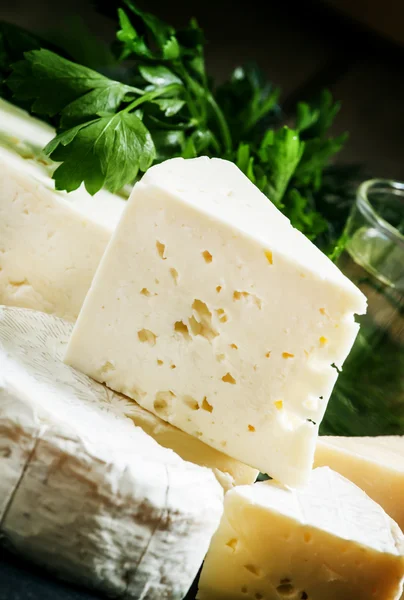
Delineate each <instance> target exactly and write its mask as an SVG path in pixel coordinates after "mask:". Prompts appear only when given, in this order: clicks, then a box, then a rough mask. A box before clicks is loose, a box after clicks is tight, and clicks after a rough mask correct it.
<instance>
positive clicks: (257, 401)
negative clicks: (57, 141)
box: [66, 157, 366, 485]
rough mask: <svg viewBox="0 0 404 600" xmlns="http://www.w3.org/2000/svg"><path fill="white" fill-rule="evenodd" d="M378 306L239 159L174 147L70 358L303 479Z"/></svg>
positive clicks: (80, 326)
mask: <svg viewBox="0 0 404 600" xmlns="http://www.w3.org/2000/svg"><path fill="white" fill-rule="evenodd" d="M365 305H366V301H365V297H364V296H363V295H362V294H361V292H359V290H358V289H357V288H356V287H355V286H354V285H353V284H352V283H351V282H350V281H349V280H348V279H347V278H345V277H344V276H343V275H342V273H341V272H340V271H339V270H338V269H337V267H336V266H335V265H333V264H332V263H331V262H330V261H329V260H328V259H327V258H326V257H325V256H324V255H323V254H322V253H321V252H320V251H319V250H318V249H317V248H316V247H315V246H314V245H313V244H312V243H311V242H309V241H308V240H307V239H306V238H305V237H304V236H303V235H302V234H300V233H299V232H298V231H297V230H295V229H294V228H292V227H291V225H290V223H289V221H288V220H287V219H286V217H284V216H283V215H282V214H281V213H280V212H279V211H278V210H277V209H276V208H275V206H274V205H273V204H271V202H269V201H268V199H267V198H266V197H265V196H264V195H263V194H262V193H261V192H260V191H259V190H258V189H257V188H256V187H255V186H254V185H253V184H252V183H251V182H250V181H249V180H248V178H247V177H246V176H245V175H244V174H243V173H242V172H241V171H240V170H239V169H238V168H237V167H236V166H235V165H234V164H233V163H230V162H228V161H224V160H220V159H209V158H207V157H202V158H197V159H191V160H184V159H180V158H178V159H172V160H169V161H166V162H165V163H163V164H161V165H158V166H155V167H152V168H151V169H149V171H148V172H147V173H146V174H145V175H144V177H143V178H142V180H141V181H140V182H139V183H138V184H136V186H135V188H134V190H133V193H132V195H131V198H130V200H129V202H128V205H127V207H126V209H125V212H124V214H123V217H122V219H121V221H120V223H119V225H118V228H117V229H116V231H115V233H114V236H113V238H112V240H111V243H110V245H109V246H108V249H107V251H106V253H105V255H104V257H103V260H102V262H101V264H100V267H99V269H98V270H97V274H96V276H95V279H94V281H93V284H92V286H91V289H90V291H89V294H88V295H87V297H86V301H85V303H84V305H83V309H82V311H81V313H80V316H79V319H78V322H77V324H76V327H75V329H74V331H73V336H72V338H71V341H70V344H69V347H68V350H67V355H66V361H67V362H68V363H69V364H71V365H73V366H74V367H76V368H78V369H80V370H81V371H83V372H84V373H87V374H88V375H91V376H92V377H93V378H95V379H97V380H99V381H102V382H106V383H107V385H108V386H109V387H111V388H113V389H115V390H118V391H120V392H123V393H124V394H126V395H128V396H130V397H132V398H134V399H135V400H136V401H137V402H138V403H139V404H141V405H142V406H143V407H144V408H146V409H148V410H150V411H152V412H154V413H155V414H157V415H158V416H160V417H161V418H163V419H164V420H166V421H168V422H170V423H172V424H173V425H175V426H176V427H179V428H180V429H182V430H183V431H185V432H187V433H189V434H191V435H193V436H195V437H198V438H199V439H201V440H202V441H204V442H205V443H206V444H209V445H210V446H212V447H213V448H216V449H218V450H221V451H223V452H225V453H227V454H229V456H232V457H234V458H236V459H238V460H240V461H242V462H244V463H246V464H249V465H250V466H252V467H255V468H257V469H259V470H260V471H263V472H266V473H268V474H270V475H271V476H272V477H274V478H276V479H278V480H280V481H282V482H284V483H286V484H290V485H298V484H301V483H303V482H304V481H306V480H307V478H308V476H309V473H310V469H311V466H312V460H313V455H314V449H315V441H316V437H317V432H318V426H319V423H320V421H321V419H322V417H323V414H324V411H325V409H326V406H327V401H328V398H329V396H330V393H331V390H332V388H333V385H334V383H335V380H336V378H337V370H336V369H335V368H334V366H337V367H341V365H342V363H343V361H344V359H345V357H346V355H347V354H348V352H349V350H350V348H351V346H352V343H353V341H354V339H355V336H356V334H357V331H358V325H357V324H356V323H355V321H354V313H362V312H364V311H365ZM332 365H334V366H332Z"/></svg>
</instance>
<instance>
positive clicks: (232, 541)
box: [226, 538, 238, 552]
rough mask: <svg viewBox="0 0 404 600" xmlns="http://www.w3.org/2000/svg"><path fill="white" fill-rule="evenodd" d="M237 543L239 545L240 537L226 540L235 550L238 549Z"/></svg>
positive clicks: (227, 544)
mask: <svg viewBox="0 0 404 600" xmlns="http://www.w3.org/2000/svg"><path fill="white" fill-rule="evenodd" d="M237 545H238V539H237V538H231V540H229V541H228V542H226V546H228V547H229V548H231V549H232V550H233V552H235V551H236V549H237Z"/></svg>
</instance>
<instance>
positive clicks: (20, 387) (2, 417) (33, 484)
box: [0, 307, 223, 600]
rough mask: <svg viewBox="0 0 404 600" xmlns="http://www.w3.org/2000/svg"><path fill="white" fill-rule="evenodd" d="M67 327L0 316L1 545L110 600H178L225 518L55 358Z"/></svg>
mask: <svg viewBox="0 0 404 600" xmlns="http://www.w3.org/2000/svg"><path fill="white" fill-rule="evenodd" d="M70 332H71V325H70V324H69V323H66V322H64V321H62V320H61V319H58V318H56V317H52V316H49V315H45V314H44V313H40V312H35V311H27V310H24V309H18V308H8V307H1V308H0V365H1V369H0V449H1V451H0V474H1V475H0V540H1V541H2V542H3V543H6V544H8V545H9V546H11V548H12V549H14V550H15V551H17V552H19V553H21V554H22V555H24V556H26V557H28V558H30V559H32V560H34V561H35V562H36V563H38V564H40V565H43V566H46V567H47V568H49V569H51V570H52V571H54V572H55V573H57V574H58V575H60V576H62V577H64V578H67V579H71V580H74V581H77V582H80V583H82V584H85V585H88V586H91V587H94V588H97V589H99V590H102V591H103V592H106V593H109V594H111V595H114V596H117V597H119V598H127V599H136V600H139V599H140V598H144V599H146V598H147V599H150V600H161V599H164V598H165V599H167V600H171V599H178V600H180V599H181V598H183V596H184V595H185V593H186V592H187V590H188V588H189V586H190V585H191V583H192V580H193V578H194V577H195V575H196V573H197V571H198V569H199V567H200V565H201V563H202V560H203V558H204V556H205V553H206V551H207V549H208V546H209V542H210V539H211V536H212V534H213V533H214V531H215V529H216V528H217V525H218V523H219V520H220V516H221V513H222V509H223V490H222V488H221V486H220V485H219V483H218V482H217V481H216V479H215V477H214V475H213V473H212V472H211V471H210V470H209V469H206V468H203V467H200V466H197V465H195V464H192V463H189V462H185V461H183V460H182V459H181V458H180V457H179V456H178V455H177V454H175V453H174V452H173V451H171V450H167V449H166V448H163V447H161V446H160V445H159V444H157V442H155V440H153V439H152V438H151V437H150V436H148V435H147V434H146V433H145V432H144V431H143V430H142V429H140V428H139V427H136V426H135V425H134V424H133V422H132V421H131V420H130V419H128V418H127V417H126V416H125V415H126V412H127V410H128V405H130V403H131V401H130V400H128V399H125V398H122V397H119V396H117V395H116V394H114V393H113V392H110V391H109V390H107V389H106V388H104V387H103V386H100V385H99V384H97V383H96V382H93V381H91V380H90V379H89V378H88V377H85V376H84V375H82V374H81V373H77V372H75V371H74V370H73V369H71V368H69V367H67V366H66V365H65V364H64V363H63V362H62V361H61V359H60V357H61V356H62V354H63V352H64V348H65V346H66V344H67V340H68V337H69V335H70Z"/></svg>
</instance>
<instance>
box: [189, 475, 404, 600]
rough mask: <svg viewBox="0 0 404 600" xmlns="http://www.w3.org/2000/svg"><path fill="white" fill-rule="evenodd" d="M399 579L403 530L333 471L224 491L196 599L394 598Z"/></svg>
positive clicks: (403, 578) (403, 566)
mask: <svg viewBox="0 0 404 600" xmlns="http://www.w3.org/2000/svg"><path fill="white" fill-rule="evenodd" d="M403 582H404V536H403V534H402V532H401V531H400V529H399V527H398V526H397V525H396V523H395V522H394V521H392V519H390V518H389V517H388V516H387V515H386V513H385V512H384V511H383V509H382V508H381V507H380V506H378V505H377V504H376V503H375V502H373V500H371V499H370V498H369V497H368V496H366V494H365V493H364V492H362V490H360V489H359V488H358V487H356V486H355V485H354V484H352V483H351V482H350V481H348V480H347V479H345V478H343V477H342V476H340V475H339V474H338V473H335V472H334V471H331V470H330V469H328V468H326V467H324V468H319V469H315V470H314V471H313V472H312V476H311V479H310V482H309V484H308V485H307V486H306V487H304V488H301V489H300V490H295V491H292V490H288V489H286V488H282V487H281V486H280V485H278V484H276V483H274V482H271V481H269V482H263V483H258V484H255V485H251V486H240V487H237V488H235V489H234V490H232V491H230V492H228V494H226V497H225V511H224V514H223V517H222V521H221V524H220V527H219V529H218V531H217V532H216V534H215V535H214V537H213V539H212V543H211V546H210V549H209V552H208V555H207V557H206V560H205V563H204V566H203V569H202V574H201V578H200V582H199V592H198V596H197V597H198V599H199V600H230V599H232V600H237V599H240V600H241V599H245V598H255V599H256V600H264V599H265V600H282V599H283V598H288V599H291V600H302V599H306V600H325V599H327V600H372V599H374V600H393V599H398V598H399V597H400V594H401V592H402V589H403Z"/></svg>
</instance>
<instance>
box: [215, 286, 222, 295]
mask: <svg viewBox="0 0 404 600" xmlns="http://www.w3.org/2000/svg"><path fill="white" fill-rule="evenodd" d="M216 291H217V293H218V294H220V292H221V291H222V286H221V285H217V286H216Z"/></svg>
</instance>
